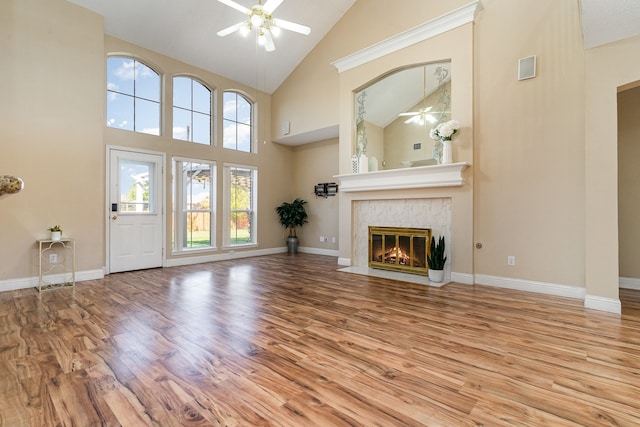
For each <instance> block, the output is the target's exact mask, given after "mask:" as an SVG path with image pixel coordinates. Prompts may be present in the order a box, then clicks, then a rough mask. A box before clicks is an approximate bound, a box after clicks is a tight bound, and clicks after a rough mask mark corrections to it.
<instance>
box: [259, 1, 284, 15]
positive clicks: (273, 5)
mask: <svg viewBox="0 0 640 427" xmlns="http://www.w3.org/2000/svg"><path fill="white" fill-rule="evenodd" d="M281 3H282V0H267V2H266V3H265V4H264V6H262V10H264V11H265V12H267V13H268V14H269V15H271V14H272V13H273V12H274V11H275V10H276V9H277V8H278V6H280V4H281Z"/></svg>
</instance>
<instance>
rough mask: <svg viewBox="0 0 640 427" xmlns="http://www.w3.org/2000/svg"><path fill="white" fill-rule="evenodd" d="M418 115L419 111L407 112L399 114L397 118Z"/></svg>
mask: <svg viewBox="0 0 640 427" xmlns="http://www.w3.org/2000/svg"><path fill="white" fill-rule="evenodd" d="M418 114H420V111H409V112H407V113H400V114H398V116H417V115H418Z"/></svg>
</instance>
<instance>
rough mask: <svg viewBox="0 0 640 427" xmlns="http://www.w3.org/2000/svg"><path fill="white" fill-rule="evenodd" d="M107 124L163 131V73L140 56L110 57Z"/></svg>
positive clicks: (155, 132) (129, 128) (157, 132)
mask: <svg viewBox="0 0 640 427" xmlns="http://www.w3.org/2000/svg"><path fill="white" fill-rule="evenodd" d="M107 126H108V127H113V128H118V129H125V130H130V131H134V132H142V133H148V134H151V135H160V75H159V74H158V73H156V72H155V71H154V70H153V69H152V68H150V67H149V66H147V65H145V64H143V63H142V62H140V61H138V60H137V59H133V58H128V57H122V56H110V57H109V58H107Z"/></svg>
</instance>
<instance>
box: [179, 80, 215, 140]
mask: <svg viewBox="0 0 640 427" xmlns="http://www.w3.org/2000/svg"><path fill="white" fill-rule="evenodd" d="M173 138H174V139H181V140H183V141H191V142H196V143H198V144H207V145H211V90H209V89H208V88H207V87H206V86H205V85H203V84H202V83H200V82H199V81H197V80H194V79H192V78H190V77H184V76H177V77H174V78H173Z"/></svg>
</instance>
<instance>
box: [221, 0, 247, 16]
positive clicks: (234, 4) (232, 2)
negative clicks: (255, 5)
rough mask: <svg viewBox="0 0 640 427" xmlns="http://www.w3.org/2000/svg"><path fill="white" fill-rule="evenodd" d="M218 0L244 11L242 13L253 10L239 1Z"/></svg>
mask: <svg viewBox="0 0 640 427" xmlns="http://www.w3.org/2000/svg"><path fill="white" fill-rule="evenodd" d="M218 1H219V2H220V3H222V4H226V5H227V6H229V7H232V8H234V9H235V10H237V11H238V12H242V13H244V14H246V15H248V14H249V12H251V11H250V10H249V9H247V8H246V7H244V6H243V5H241V4H238V3H236V2H234V1H233V0H218Z"/></svg>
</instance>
